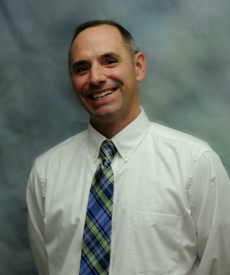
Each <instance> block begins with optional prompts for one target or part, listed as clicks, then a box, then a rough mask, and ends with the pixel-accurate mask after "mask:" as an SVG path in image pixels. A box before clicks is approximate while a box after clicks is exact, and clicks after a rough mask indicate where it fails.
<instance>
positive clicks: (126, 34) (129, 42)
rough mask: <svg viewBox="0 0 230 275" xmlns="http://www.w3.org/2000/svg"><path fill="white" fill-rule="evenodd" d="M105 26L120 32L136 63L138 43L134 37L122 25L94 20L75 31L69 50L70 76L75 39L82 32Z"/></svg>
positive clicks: (110, 21)
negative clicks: (112, 27)
mask: <svg viewBox="0 0 230 275" xmlns="http://www.w3.org/2000/svg"><path fill="white" fill-rule="evenodd" d="M105 24H106V25H110V26H114V27H116V28H117V29H118V30H119V32H120V34H121V36H122V37H123V40H124V45H125V46H126V47H127V49H128V50H129V52H130V54H131V58H132V61H133V62H134V59H135V54H136V53H138V49H137V46H136V43H135V41H134V39H133V37H132V35H131V34H130V33H129V32H128V31H127V30H126V29H125V28H123V27H122V26H121V25H120V24H118V23H116V22H114V21H112V20H93V21H88V22H85V23H83V24H81V25H80V26H78V27H77V28H76V30H75V33H74V36H73V39H72V42H71V45H70V49H69V73H70V74H71V48H72V44H73V42H74V40H75V38H76V37H77V36H78V34H79V33H80V32H82V31H84V30H85V29H88V28H92V27H96V26H100V25H105Z"/></svg>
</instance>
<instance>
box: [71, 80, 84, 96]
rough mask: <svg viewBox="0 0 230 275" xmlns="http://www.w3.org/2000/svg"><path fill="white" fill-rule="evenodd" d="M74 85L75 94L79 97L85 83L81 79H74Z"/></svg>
mask: <svg viewBox="0 0 230 275" xmlns="http://www.w3.org/2000/svg"><path fill="white" fill-rule="evenodd" d="M72 85H73V89H74V91H75V93H76V94H77V95H78V96H79V95H80V94H81V92H82V90H83V88H84V81H82V80H81V79H72Z"/></svg>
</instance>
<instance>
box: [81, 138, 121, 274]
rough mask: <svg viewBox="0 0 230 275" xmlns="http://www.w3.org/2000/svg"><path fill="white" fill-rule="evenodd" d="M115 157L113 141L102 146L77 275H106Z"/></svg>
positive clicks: (92, 186)
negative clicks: (100, 160) (112, 165)
mask: <svg viewBox="0 0 230 275" xmlns="http://www.w3.org/2000/svg"><path fill="white" fill-rule="evenodd" d="M115 153H116V147H115V146H114V144H113V143H112V141H109V140H105V141H104V142H103V143H102V144H101V148H100V156H101V158H102V162H101V164H100V165H99V166H98V168H97V170H96V172H95V175H94V178H93V182H92V185H91V189H90V195H89V201H88V208H87V213H86V220H85V228H84V235H83V243H82V253H81V265H80V272H79V274H80V275H90V274H94V275H99V274H100V275H102V274H103V275H106V274H109V259H110V234H111V220H112V200H113V183H114V179H113V171H112V168H111V162H112V160H113V158H114V155H115Z"/></svg>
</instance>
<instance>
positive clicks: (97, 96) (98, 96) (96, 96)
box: [93, 90, 114, 98]
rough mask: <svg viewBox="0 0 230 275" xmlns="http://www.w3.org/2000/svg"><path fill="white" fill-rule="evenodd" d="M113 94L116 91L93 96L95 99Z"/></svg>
mask: <svg viewBox="0 0 230 275" xmlns="http://www.w3.org/2000/svg"><path fill="white" fill-rule="evenodd" d="M113 92H114V90H108V91H105V92H102V93H101V94H97V95H93V98H101V97H103V96H105V95H108V94H112V93H113Z"/></svg>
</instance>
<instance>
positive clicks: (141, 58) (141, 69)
mask: <svg viewBox="0 0 230 275" xmlns="http://www.w3.org/2000/svg"><path fill="white" fill-rule="evenodd" d="M135 70H136V80H137V81H142V80H143V79H144V77H145V72H146V57H145V55H144V54H143V53H142V52H138V53H137V54H136V55H135Z"/></svg>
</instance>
